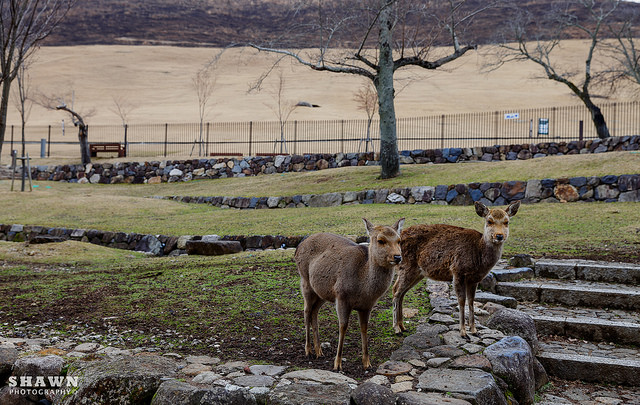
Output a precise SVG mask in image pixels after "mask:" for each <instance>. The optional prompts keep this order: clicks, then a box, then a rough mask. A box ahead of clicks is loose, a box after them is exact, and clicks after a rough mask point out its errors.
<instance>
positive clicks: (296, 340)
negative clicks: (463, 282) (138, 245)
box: [0, 242, 428, 370]
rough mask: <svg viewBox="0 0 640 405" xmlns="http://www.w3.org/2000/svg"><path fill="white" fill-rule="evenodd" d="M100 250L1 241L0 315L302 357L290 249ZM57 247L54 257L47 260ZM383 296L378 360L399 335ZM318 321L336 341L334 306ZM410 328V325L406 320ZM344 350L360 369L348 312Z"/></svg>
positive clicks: (373, 333)
mask: <svg viewBox="0 0 640 405" xmlns="http://www.w3.org/2000/svg"><path fill="white" fill-rule="evenodd" d="M16 248H17V249H18V250H21V249H25V250H31V251H34V252H36V253H35V254H33V255H31V256H29V260H28V261H27V266H25V265H24V264H25V263H24V262H20V260H18V259H19V258H18V257H17V256H16V253H17V252H16V250H15V249H16ZM41 250H43V251H44V252H41ZM104 250H105V249H104V248H101V247H99V246H94V245H90V244H83V243H80V242H65V243H62V244H55V245H50V246H32V247H25V245H24V244H19V243H8V242H5V243H0V261H2V262H4V263H5V266H3V268H2V269H0V294H2V296H4V297H7V299H5V300H2V302H0V321H1V322H9V323H10V324H13V323H15V322H17V321H21V320H26V321H28V322H29V323H30V324H38V323H42V322H46V321H48V320H49V319H59V316H63V318H62V319H61V320H59V321H58V322H55V327H56V328H57V329H58V330H61V331H69V330H72V329H73V328H74V327H77V325H78V324H87V325H89V326H90V327H91V328H94V329H95V330H96V332H97V333H101V334H105V333H106V332H105V331H107V330H110V332H109V333H115V332H116V331H117V333H119V334H120V335H121V336H123V339H124V344H126V345H130V346H133V345H154V346H160V347H162V348H163V349H164V350H172V351H179V352H199V353H207V354H211V355H215V356H220V357H223V358H227V359H238V358H245V359H250V360H263V361H264V360H265V359H267V360H268V359H269V358H272V359H276V360H280V361H282V362H285V361H287V359H289V360H288V361H291V364H292V365H297V366H304V365H305V364H306V363H307V362H308V360H307V359H306V358H305V357H304V325H303V323H302V309H303V300H302V297H301V294H300V290H299V276H298V274H297V271H296V269H295V265H294V263H293V261H292V251H291V250H289V251H267V252H253V253H251V252H245V253H242V254H239V255H236V256H224V257H193V256H191V257H188V256H183V257H176V258H168V257H165V258H149V257H145V256H141V255H131V254H130V253H129V252H126V251H118V250H114V252H115V253H114V255H112V256H108V257H105V252H104ZM78 251H81V252H83V253H84V254H86V256H85V258H84V259H83V260H82V261H81V262H82V264H79V262H76V265H74V266H72V267H68V266H69V263H70V262H72V261H73V260H75V259H76V258H77V252H78ZM54 252H55V253H56V256H55V257H56V258H57V259H52V258H51V257H50V254H53V253H54ZM113 260H115V261H113ZM390 298H391V297H390V295H389V294H388V295H387V296H386V297H385V298H384V299H383V300H382V301H381V302H380V303H379V304H378V305H377V307H376V310H375V311H374V313H373V314H372V320H371V326H370V339H371V341H372V345H371V346H372V358H373V360H374V362H375V363H376V364H379V363H381V362H383V361H385V360H386V359H387V358H388V356H389V355H390V351H392V350H393V349H394V348H396V347H397V346H398V345H399V344H400V343H401V341H402V339H403V337H400V336H395V335H394V334H393V332H392V328H391V310H390V307H391V302H390ZM406 302H407V306H409V307H416V308H419V309H420V314H419V316H424V315H426V313H427V311H428V301H427V302H425V300H424V292H423V290H421V289H415V290H414V291H412V292H411V293H410V294H408V296H407V298H406ZM414 320H415V319H414ZM319 322H320V335H321V339H322V341H323V342H324V341H329V342H330V343H331V345H332V347H334V348H335V347H336V345H337V330H338V326H337V317H336V316H335V314H334V310H333V307H332V305H330V304H329V305H325V306H324V307H323V308H322V310H321V312H320V316H319ZM5 325H6V324H5ZM408 325H409V327H410V328H415V323H414V322H413V321H411V320H409V322H408ZM7 329H9V328H7ZM0 331H2V329H0ZM2 332H4V333H6V332H7V331H2ZM373 342H375V343H373ZM292 348H296V350H292ZM346 353H347V354H346V355H345V357H347V358H348V362H349V365H348V366H347V367H348V369H354V370H355V369H357V368H358V367H360V366H359V362H360V358H359V357H360V336H359V328H358V327H357V317H356V315H355V314H353V315H352V318H351V327H350V328H349V335H348V338H347V346H346ZM331 357H332V355H331V354H329V355H327V356H326V358H324V359H322V360H319V361H320V362H325V361H328V360H330V359H331ZM272 361H273V360H272Z"/></svg>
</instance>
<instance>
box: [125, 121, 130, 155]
mask: <svg viewBox="0 0 640 405" xmlns="http://www.w3.org/2000/svg"><path fill="white" fill-rule="evenodd" d="M128 129H129V125H127V124H124V157H127V155H128V154H129V153H128V152H129V142H127V132H128Z"/></svg>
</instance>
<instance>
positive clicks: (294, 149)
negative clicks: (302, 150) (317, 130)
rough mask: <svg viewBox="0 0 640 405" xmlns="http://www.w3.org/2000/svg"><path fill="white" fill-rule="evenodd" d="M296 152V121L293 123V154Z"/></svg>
mask: <svg viewBox="0 0 640 405" xmlns="http://www.w3.org/2000/svg"><path fill="white" fill-rule="evenodd" d="M297 152H298V120H295V121H293V154H294V155H295V154H296V153H297Z"/></svg>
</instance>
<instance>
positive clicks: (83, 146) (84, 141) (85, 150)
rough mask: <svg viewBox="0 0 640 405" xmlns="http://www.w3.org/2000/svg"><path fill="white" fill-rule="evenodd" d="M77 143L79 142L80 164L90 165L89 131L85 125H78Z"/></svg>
mask: <svg viewBox="0 0 640 405" xmlns="http://www.w3.org/2000/svg"><path fill="white" fill-rule="evenodd" d="M78 141H80V158H81V159H82V164H83V165H87V164H89V163H91V153H90V151H89V130H88V128H87V126H86V125H82V124H78Z"/></svg>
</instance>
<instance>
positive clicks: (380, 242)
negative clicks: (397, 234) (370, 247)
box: [378, 239, 387, 245]
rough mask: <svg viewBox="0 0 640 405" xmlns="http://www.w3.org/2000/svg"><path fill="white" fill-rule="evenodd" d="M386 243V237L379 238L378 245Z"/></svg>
mask: <svg viewBox="0 0 640 405" xmlns="http://www.w3.org/2000/svg"><path fill="white" fill-rule="evenodd" d="M385 243H387V241H386V240H384V239H378V245H384V244H385Z"/></svg>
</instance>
